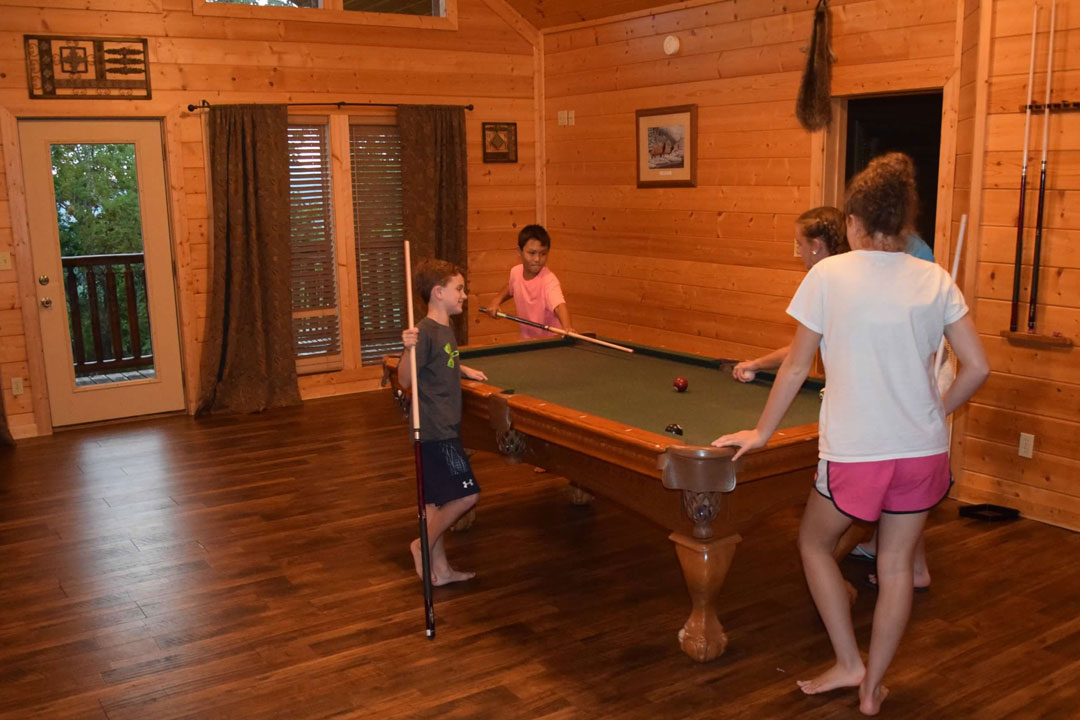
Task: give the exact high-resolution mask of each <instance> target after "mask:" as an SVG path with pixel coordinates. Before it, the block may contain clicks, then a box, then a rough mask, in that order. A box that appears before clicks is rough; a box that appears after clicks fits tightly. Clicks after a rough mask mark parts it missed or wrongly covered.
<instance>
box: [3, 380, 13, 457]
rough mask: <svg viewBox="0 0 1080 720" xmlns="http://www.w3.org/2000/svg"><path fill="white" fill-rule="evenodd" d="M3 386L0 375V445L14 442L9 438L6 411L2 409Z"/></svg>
mask: <svg viewBox="0 0 1080 720" xmlns="http://www.w3.org/2000/svg"><path fill="white" fill-rule="evenodd" d="M3 387H4V379H3V378H2V377H0V447H4V446H5V445H14V444H15V441H14V440H13V439H12V438H11V432H10V431H9V430H8V424H7V412H6V411H5V410H4V392H3V390H2V388H3Z"/></svg>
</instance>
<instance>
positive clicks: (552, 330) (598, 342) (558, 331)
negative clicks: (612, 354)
mask: <svg viewBox="0 0 1080 720" xmlns="http://www.w3.org/2000/svg"><path fill="white" fill-rule="evenodd" d="M480 312H482V313H486V314H488V315H491V313H490V312H488V309H487V308H480ZM493 317H495V318H505V319H507V320H513V321H514V322H516V323H521V324H522V325H528V326H530V327H534V328H540V329H541V330H547V331H548V332H550V333H555V334H556V335H562V336H563V337H571V338H574V339H575V340H584V341H585V342H591V343H593V344H595V345H603V346H604V347H607V348H611V349H613V350H622V351H623V352H628V353H632V352H634V349H633V348H628V347H623V346H622V345H616V344H615V343H609V342H605V341H603V340H597V339H596V338H591V337H589V336H588V335H579V334H578V333H576V332H570V331H569V330H563V329H562V328H557V327H551V326H550V325H545V324H544V323H538V322H533V321H532V320H526V319H525V318H519V317H516V316H514V315H507V314H506V313H504V312H503V311H502V310H496V311H495V315H494V316H493Z"/></svg>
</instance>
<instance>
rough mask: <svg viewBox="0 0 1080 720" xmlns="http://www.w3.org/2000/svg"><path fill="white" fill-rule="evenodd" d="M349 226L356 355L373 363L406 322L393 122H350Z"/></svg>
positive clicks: (396, 348)
mask: <svg viewBox="0 0 1080 720" xmlns="http://www.w3.org/2000/svg"><path fill="white" fill-rule="evenodd" d="M349 154H350V158H351V160H352V163H351V164H352V195H353V225H354V228H355V231H356V277H357V280H358V283H357V284H358V286H359V295H360V298H359V300H360V302H359V306H360V356H361V362H362V364H364V365H376V364H378V363H379V362H380V360H381V358H382V356H383V355H386V354H387V353H393V352H400V351H401V349H402V347H401V329H402V328H403V327H406V319H405V314H406V307H405V252H404V248H403V245H402V243H403V242H404V241H405V233H404V229H403V226H402V214H401V193H402V191H401V136H400V135H399V134H398V129H397V127H395V126H393V125H351V126H350V127H349Z"/></svg>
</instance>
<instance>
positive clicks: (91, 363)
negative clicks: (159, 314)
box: [62, 253, 154, 376]
mask: <svg viewBox="0 0 1080 720" xmlns="http://www.w3.org/2000/svg"><path fill="white" fill-rule="evenodd" d="M62 261H63V266H64V287H65V290H66V294H67V302H68V313H69V316H70V318H71V347H72V355H73V356H74V358H75V374H76V376H79V375H85V374H88V373H108V372H112V371H114V370H126V369H138V368H146V367H153V365H154V356H153V352H152V348H151V344H150V317H149V313H148V312H147V296H146V266H145V264H144V259H143V254H142V253H118V254H115V255H82V256H78V257H65V258H62ZM87 335H89V341H90V342H89V347H88V346H87Z"/></svg>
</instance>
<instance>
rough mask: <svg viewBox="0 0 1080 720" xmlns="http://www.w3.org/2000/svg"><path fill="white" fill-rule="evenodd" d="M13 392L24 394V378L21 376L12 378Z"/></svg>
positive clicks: (13, 393) (14, 393)
mask: <svg viewBox="0 0 1080 720" xmlns="http://www.w3.org/2000/svg"><path fill="white" fill-rule="evenodd" d="M11 394H12V395H22V394H23V379H22V378H21V377H13V378H11Z"/></svg>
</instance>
